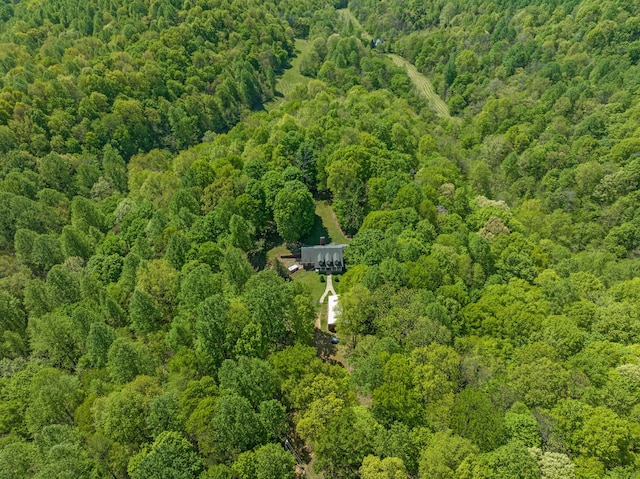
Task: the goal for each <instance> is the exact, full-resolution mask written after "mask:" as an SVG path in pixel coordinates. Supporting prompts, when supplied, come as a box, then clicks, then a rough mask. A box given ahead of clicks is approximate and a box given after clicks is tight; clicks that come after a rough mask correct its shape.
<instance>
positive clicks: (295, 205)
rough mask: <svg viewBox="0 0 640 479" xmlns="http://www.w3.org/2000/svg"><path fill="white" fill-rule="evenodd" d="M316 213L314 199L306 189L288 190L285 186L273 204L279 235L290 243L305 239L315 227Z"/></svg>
mask: <svg viewBox="0 0 640 479" xmlns="http://www.w3.org/2000/svg"><path fill="white" fill-rule="evenodd" d="M314 211H315V205H314V203H313V197H312V196H311V193H309V191H307V190H306V188H287V187H286V185H285V188H284V189H282V190H281V191H280V192H279V193H278V194H277V195H276V198H275V201H274V203H273V217H274V219H275V221H276V225H277V227H278V234H280V236H281V237H282V239H283V240H285V241H286V242H289V243H293V242H295V241H297V240H299V239H300V238H302V237H304V236H305V235H306V234H307V233H309V231H311V228H312V226H313V216H314Z"/></svg>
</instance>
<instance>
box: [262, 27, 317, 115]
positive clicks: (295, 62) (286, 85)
mask: <svg viewBox="0 0 640 479" xmlns="http://www.w3.org/2000/svg"><path fill="white" fill-rule="evenodd" d="M295 51H296V56H295V57H294V58H293V59H292V60H291V67H290V68H287V69H286V70H285V72H284V73H283V74H282V76H281V77H279V78H278V81H277V83H276V97H275V98H274V99H273V100H271V101H270V102H268V103H265V104H264V107H265V109H267V110H272V109H274V108H275V107H277V106H278V105H280V104H281V103H282V102H284V99H285V97H286V96H287V95H288V94H289V93H291V90H293V87H294V86H295V85H296V84H298V83H302V84H303V85H306V84H307V83H309V81H310V80H311V78H310V77H306V76H304V75H303V74H302V73H300V60H301V59H302V56H303V55H304V54H305V53H306V52H308V51H309V41H308V40H303V39H301V38H296V43H295Z"/></svg>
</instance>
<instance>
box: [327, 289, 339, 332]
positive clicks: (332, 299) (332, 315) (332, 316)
mask: <svg viewBox="0 0 640 479" xmlns="http://www.w3.org/2000/svg"><path fill="white" fill-rule="evenodd" d="M337 312H338V295H337V294H334V295H332V296H329V301H328V302H327V329H328V330H329V331H335V330H336V313H337Z"/></svg>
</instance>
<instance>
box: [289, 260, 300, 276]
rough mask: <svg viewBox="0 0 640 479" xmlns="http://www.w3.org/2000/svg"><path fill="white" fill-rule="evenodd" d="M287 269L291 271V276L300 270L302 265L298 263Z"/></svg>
mask: <svg viewBox="0 0 640 479" xmlns="http://www.w3.org/2000/svg"><path fill="white" fill-rule="evenodd" d="M287 269H288V270H289V274H293V273H295V272H296V271H298V270H299V269H300V265H299V264H297V263H296V264H294V265H292V266H289V267H288V268H287Z"/></svg>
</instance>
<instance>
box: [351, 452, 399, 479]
mask: <svg viewBox="0 0 640 479" xmlns="http://www.w3.org/2000/svg"><path fill="white" fill-rule="evenodd" d="M360 477H362V479H406V478H407V471H406V469H405V467H404V464H403V463H402V459H399V458H397V457H385V458H384V459H380V458H379V457H377V456H367V457H365V458H364V460H363V461H362V467H360Z"/></svg>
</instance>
